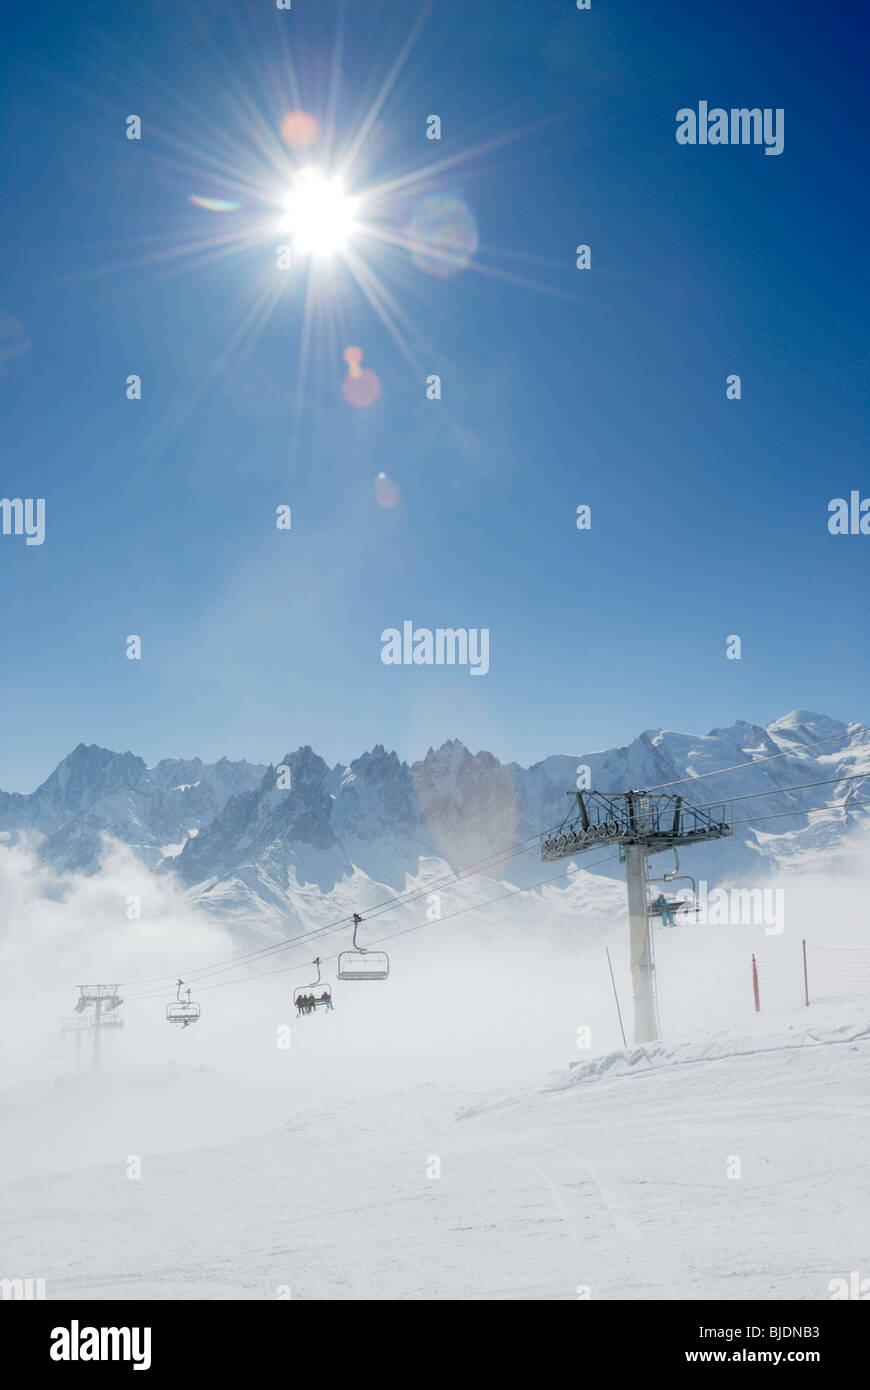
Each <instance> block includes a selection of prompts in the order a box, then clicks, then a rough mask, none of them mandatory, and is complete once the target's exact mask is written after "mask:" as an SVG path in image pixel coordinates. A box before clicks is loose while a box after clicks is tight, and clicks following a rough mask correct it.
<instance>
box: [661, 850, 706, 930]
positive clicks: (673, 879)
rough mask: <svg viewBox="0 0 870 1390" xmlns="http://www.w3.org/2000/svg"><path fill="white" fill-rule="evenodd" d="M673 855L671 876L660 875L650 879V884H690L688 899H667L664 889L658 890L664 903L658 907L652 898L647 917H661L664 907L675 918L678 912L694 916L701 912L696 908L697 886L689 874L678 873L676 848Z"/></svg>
mask: <svg viewBox="0 0 870 1390" xmlns="http://www.w3.org/2000/svg"><path fill="white" fill-rule="evenodd" d="M673 853H674V861H675V863H674V871H673V873H672V874H662V876H661V878H655V879H651V882H652V883H664V884H670V883H691V885H692V890H691V896H690V897H689V898H669V897H668V896H667V894H666V893H665V892H664V889H661V890H660V895H661V897H663V898H664V899H665V903H664V904H662V903H659V904H658V905H656V901H655V898H653V899H652V900H651V901H650V904H649V908H648V911H649V915H650V916H651V917H661V915H662V910H663V908H665V907H666V908H667V909H670V911H671V912H672V913H673V914H674V916H675V917H676V916H677V914H678V913H680V912H682V913H687V912H693V913H695V914H696V915H697V913H698V912H700V910H701V909H700V907H699V906H698V889H697V885H696V883H695V880H694V879H693V878H692V876H691V874H681V873H680V857H679V855H678V854H677V851H676V848H674V852H673ZM657 896H658V895H657Z"/></svg>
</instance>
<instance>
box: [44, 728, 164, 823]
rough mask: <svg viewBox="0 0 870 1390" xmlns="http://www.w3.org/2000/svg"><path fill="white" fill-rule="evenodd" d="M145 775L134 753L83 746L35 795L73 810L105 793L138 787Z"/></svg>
mask: <svg viewBox="0 0 870 1390" xmlns="http://www.w3.org/2000/svg"><path fill="white" fill-rule="evenodd" d="M145 772H146V767H145V761H144V759H143V758H139V757H137V756H136V755H135V754H134V753H113V752H111V751H110V750H109V749H108V748H100V747H98V746H97V744H95V743H92V744H90V745H89V746H87V747H86V746H85V744H83V743H80V744H79V745H78V747H77V748H74V749H73V751H72V752H71V753H69V754H67V756H66V757H65V758H64V759H63V761H62V762H60V763H58V765H57V767H56V768H55V770H54V772H52V774H51V776H50V777H47V778H46V780H45V781H44V782H43V784H42V786H41V787H39V788H37V791H36V792H35V793H34V795H35V796H37V797H40V799H41V800H47V799H51V800H52V801H53V802H54V803H55V804H61V803H63V804H65V805H67V806H69V807H70V808H73V807H77V806H81V805H83V804H85V803H86V802H88V801H92V800H93V799H94V797H95V796H96V795H99V794H100V793H102V792H105V791H115V790H117V789H118V788H120V787H135V786H137V785H138V783H139V782H141V780H142V778H143V776H144V775H145Z"/></svg>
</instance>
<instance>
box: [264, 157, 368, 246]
mask: <svg viewBox="0 0 870 1390" xmlns="http://www.w3.org/2000/svg"><path fill="white" fill-rule="evenodd" d="M284 209H285V217H284V220H283V222H282V230H283V231H285V232H286V233H289V235H290V236H292V238H293V246H294V248H295V250H296V251H297V252H299V253H300V254H301V255H308V256H318V257H321V256H332V255H334V254H335V253H336V252H337V251H341V250H342V249H343V248H344V247H345V246H346V245H347V242H348V240H349V238H350V237H351V235H352V234H353V231H354V228H355V225H356V224H355V221H354V214H355V212H356V199H355V198H349V197H348V196H347V195H346V193H345V191H344V187H343V185H342V182H341V179H340V178H328V177H327V176H326V175H325V174H323V173H321V171H320V170H319V169H304V170H302V172H301V173H299V174H297V176H296V179H295V182H294V185H293V188H292V189H291V191H290V192H289V193H288V194H287V197H286V198H285V200H284Z"/></svg>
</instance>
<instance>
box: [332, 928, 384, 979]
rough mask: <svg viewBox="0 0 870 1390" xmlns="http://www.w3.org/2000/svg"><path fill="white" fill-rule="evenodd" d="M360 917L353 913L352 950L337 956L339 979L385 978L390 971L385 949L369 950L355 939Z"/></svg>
mask: <svg viewBox="0 0 870 1390" xmlns="http://www.w3.org/2000/svg"><path fill="white" fill-rule="evenodd" d="M361 922H362V918H361V917H360V915H359V913H358V912H355V913H354V914H353V950H351V951H342V952H341V955H340V956H339V958H338V978H339V979H340V980H385V979H386V978H387V976H388V975H389V973H390V958H389V956H388V955H387V953H386V951H370V950H369V949H368V947H367V946H360V944H359V942H358V941H357V939H356V934H357V929H358V928H359V925H360V923H361Z"/></svg>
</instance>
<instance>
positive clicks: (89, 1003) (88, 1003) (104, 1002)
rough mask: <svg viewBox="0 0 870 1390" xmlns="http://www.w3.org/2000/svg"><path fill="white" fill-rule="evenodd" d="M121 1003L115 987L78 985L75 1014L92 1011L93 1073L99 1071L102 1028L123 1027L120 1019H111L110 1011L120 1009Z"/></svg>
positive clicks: (121, 1000)
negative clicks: (87, 1010)
mask: <svg viewBox="0 0 870 1390" xmlns="http://www.w3.org/2000/svg"><path fill="white" fill-rule="evenodd" d="M123 1002H124V1001H123V999H122V998H121V996H120V994H119V993H118V986H117V985H79V997H78V1000H77V1001H76V1013H77V1014H82V1013H84V1012H85V1010H86V1009H90V1008H93V1010H94V1021H93V1024H92V1027H93V1031H94V1071H99V1069H100V1033H101V1032H102V1030H103V1028H111V1027H112V1026H115V1027H123V1026H124V1025H123V1023H122V1021H121V1020H120V1019H115V1018H112V1017H111V1014H112V1011H113V1010H114V1009H117V1008H120V1006H121V1004H123Z"/></svg>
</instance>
